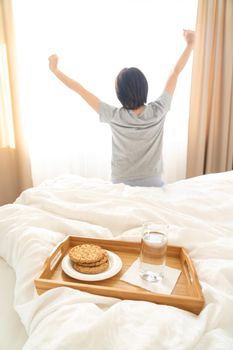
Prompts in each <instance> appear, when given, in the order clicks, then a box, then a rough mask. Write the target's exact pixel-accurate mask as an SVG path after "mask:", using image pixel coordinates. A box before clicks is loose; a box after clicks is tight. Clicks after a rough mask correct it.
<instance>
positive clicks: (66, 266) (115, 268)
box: [61, 250, 122, 281]
mask: <svg viewBox="0 0 233 350" xmlns="http://www.w3.org/2000/svg"><path fill="white" fill-rule="evenodd" d="M106 252H107V253H108V259H109V267H108V269H107V270H106V271H104V272H100V273H96V274H93V275H88V274H86V273H81V272H78V271H76V270H75V269H74V268H73V266H72V263H71V260H70V258H69V255H68V254H67V255H66V256H65V257H64V258H63V259H62V265H61V266H62V269H63V271H64V272H65V273H66V274H67V275H69V276H70V277H73V278H75V279H77V280H80V281H102V280H106V279H107V278H110V277H112V276H114V275H116V274H117V273H118V272H119V271H120V270H121V268H122V261H121V258H120V257H119V256H118V255H116V254H115V253H113V252H110V251H109V250H106Z"/></svg>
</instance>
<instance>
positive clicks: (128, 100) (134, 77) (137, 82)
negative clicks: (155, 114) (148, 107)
mask: <svg viewBox="0 0 233 350" xmlns="http://www.w3.org/2000/svg"><path fill="white" fill-rule="evenodd" d="M147 93H148V83H147V80H146V77H145V75H144V74H143V73H142V72H141V71H140V70H139V69H138V68H134V67H132V68H124V69H122V70H121V71H120V73H119V74H118V76H117V78H116V94H117V97H118V99H119V101H120V102H121V103H122V105H123V107H124V108H126V109H136V108H138V107H141V106H143V105H144V103H146V101H147Z"/></svg>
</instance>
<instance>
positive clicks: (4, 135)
mask: <svg viewBox="0 0 233 350" xmlns="http://www.w3.org/2000/svg"><path fill="white" fill-rule="evenodd" d="M11 106H12V103H11V96H10V86H9V75H8V64H7V53H6V45H5V44H3V43H0V147H1V148H6V147H11V148H14V147H15V142H14V131H13V119H12V118H13V116H12V107H11Z"/></svg>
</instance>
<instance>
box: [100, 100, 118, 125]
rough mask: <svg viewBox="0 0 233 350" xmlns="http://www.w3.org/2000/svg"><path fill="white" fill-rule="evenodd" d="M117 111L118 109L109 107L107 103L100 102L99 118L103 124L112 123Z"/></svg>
mask: <svg viewBox="0 0 233 350" xmlns="http://www.w3.org/2000/svg"><path fill="white" fill-rule="evenodd" d="M117 111H118V108H117V107H114V106H111V105H108V104H107V103H105V102H102V101H100V111H99V118H100V121H101V122H103V123H111V121H112V119H113V118H114V116H115V114H116V113H117Z"/></svg>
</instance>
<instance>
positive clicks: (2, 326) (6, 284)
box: [0, 258, 27, 350]
mask: <svg viewBox="0 0 233 350" xmlns="http://www.w3.org/2000/svg"><path fill="white" fill-rule="evenodd" d="M0 281H1V288H0V310H1V312H0V349H1V350H21V349H22V347H23V344H24V343H25V341H26V339H27V335H26V332H25V329H24V327H23V325H22V323H21V322H20V319H19V316H18V314H17V313H16V312H15V310H14V286H15V273H14V270H12V268H11V267H10V266H9V265H8V264H7V263H6V262H5V261H4V260H3V259H1V258H0Z"/></svg>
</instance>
